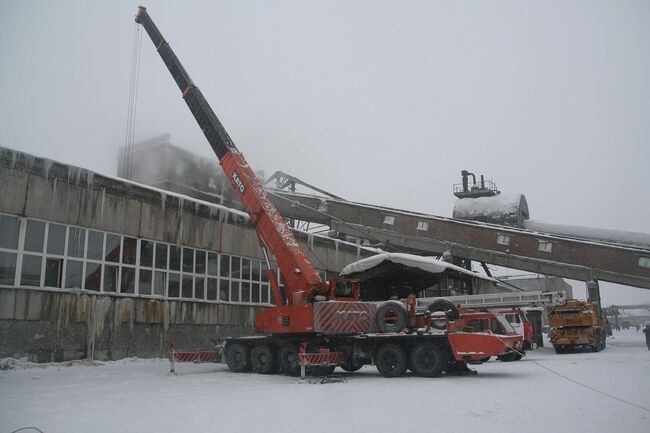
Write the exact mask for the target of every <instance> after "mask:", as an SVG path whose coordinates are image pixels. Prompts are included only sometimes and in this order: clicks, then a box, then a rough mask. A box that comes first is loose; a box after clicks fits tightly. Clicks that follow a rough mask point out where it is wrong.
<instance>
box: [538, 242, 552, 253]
mask: <svg viewBox="0 0 650 433" xmlns="http://www.w3.org/2000/svg"><path fill="white" fill-rule="evenodd" d="M537 249H538V250H539V251H544V252H545V253H550V252H551V251H553V244H552V243H551V242H549V241H539V246H538V247H537Z"/></svg>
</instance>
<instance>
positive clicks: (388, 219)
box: [384, 215, 395, 226]
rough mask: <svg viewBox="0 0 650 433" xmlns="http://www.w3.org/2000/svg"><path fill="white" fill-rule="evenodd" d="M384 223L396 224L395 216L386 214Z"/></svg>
mask: <svg viewBox="0 0 650 433" xmlns="http://www.w3.org/2000/svg"><path fill="white" fill-rule="evenodd" d="M384 224H388V225H391V226H392V225H394V224H395V217H394V216H392V215H385V216H384Z"/></svg>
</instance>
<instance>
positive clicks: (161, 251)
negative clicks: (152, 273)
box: [156, 242, 167, 269]
mask: <svg viewBox="0 0 650 433" xmlns="http://www.w3.org/2000/svg"><path fill="white" fill-rule="evenodd" d="M156 268H157V269H167V244H161V243H160V242H156Z"/></svg>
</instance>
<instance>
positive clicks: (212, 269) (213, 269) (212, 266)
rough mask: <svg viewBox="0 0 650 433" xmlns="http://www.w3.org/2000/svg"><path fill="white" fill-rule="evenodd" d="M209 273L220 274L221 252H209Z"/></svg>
mask: <svg viewBox="0 0 650 433" xmlns="http://www.w3.org/2000/svg"><path fill="white" fill-rule="evenodd" d="M208 275H212V276H215V277H216V276H217V275H219V254H217V253H208Z"/></svg>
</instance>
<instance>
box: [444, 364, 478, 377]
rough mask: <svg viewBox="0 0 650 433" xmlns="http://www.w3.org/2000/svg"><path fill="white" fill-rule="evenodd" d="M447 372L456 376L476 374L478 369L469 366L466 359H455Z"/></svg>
mask: <svg viewBox="0 0 650 433" xmlns="http://www.w3.org/2000/svg"><path fill="white" fill-rule="evenodd" d="M446 373H447V374H453V375H454V376H475V375H477V374H478V371H476V370H472V369H471V368H469V367H468V366H467V363H466V362H465V361H455V362H452V363H450V364H449V368H447V371H446Z"/></svg>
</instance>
